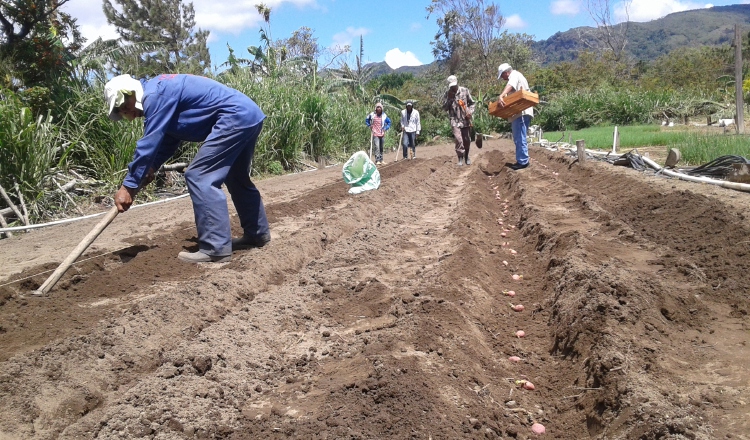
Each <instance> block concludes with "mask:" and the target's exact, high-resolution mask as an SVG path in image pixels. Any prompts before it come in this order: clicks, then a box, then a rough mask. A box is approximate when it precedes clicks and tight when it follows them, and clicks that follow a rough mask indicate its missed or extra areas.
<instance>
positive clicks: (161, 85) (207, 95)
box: [122, 75, 266, 188]
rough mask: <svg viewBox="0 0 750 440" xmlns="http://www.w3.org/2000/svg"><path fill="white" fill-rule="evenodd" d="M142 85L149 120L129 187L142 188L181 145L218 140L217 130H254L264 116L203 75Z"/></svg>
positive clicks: (130, 170)
mask: <svg viewBox="0 0 750 440" xmlns="http://www.w3.org/2000/svg"><path fill="white" fill-rule="evenodd" d="M141 84H142V85H143V116H144V118H145V119H146V122H145V125H144V133H143V137H142V138H141V139H140V140H139V141H138V142H137V143H136V147H135V154H134V156H133V161H132V162H130V164H129V165H128V174H127V176H125V180H124V181H123V183H122V184H123V185H124V186H126V187H128V188H138V187H140V185H141V182H142V181H143V178H144V176H145V175H146V173H147V172H148V170H149V168H153V169H155V170H156V169H158V168H159V167H160V166H161V165H162V164H163V163H164V162H165V161H166V160H167V159H169V158H170V157H171V156H172V155H173V154H174V153H175V151H177V148H178V147H179V146H180V143H181V141H187V142H202V141H204V140H206V138H207V137H208V136H209V135H211V134H212V132H213V135H212V137H217V136H220V135H221V133H220V132H217V131H224V130H231V129H233V128H249V127H253V126H255V125H257V124H259V123H261V122H262V121H263V120H264V119H265V118H266V115H265V114H263V111H262V110H261V109H260V107H258V105H257V104H256V103H255V102H254V101H253V100H252V99H250V98H248V97H247V96H246V95H245V94H243V93H241V92H239V91H237V90H234V89H232V88H230V87H227V86H225V85H224V84H221V83H219V82H217V81H214V80H212V79H209V78H205V77H202V76H193V75H160V76H158V77H156V78H153V79H151V80H144V79H141ZM220 120H221V124H219V125H217V123H218V122H219V121H220Z"/></svg>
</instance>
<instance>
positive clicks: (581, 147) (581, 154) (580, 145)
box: [576, 139, 586, 163]
mask: <svg viewBox="0 0 750 440" xmlns="http://www.w3.org/2000/svg"><path fill="white" fill-rule="evenodd" d="M576 148H577V149H578V163H584V162H586V141H584V140H583V139H580V140H577V141H576Z"/></svg>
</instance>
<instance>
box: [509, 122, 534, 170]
mask: <svg viewBox="0 0 750 440" xmlns="http://www.w3.org/2000/svg"><path fill="white" fill-rule="evenodd" d="M530 122H531V115H521V116H519V117H517V118H516V119H514V120H513V122H511V123H510V128H511V131H512V132H513V143H515V144H516V162H517V163H518V164H519V165H526V164H527V163H529V144H528V143H527V142H526V136H527V134H528V132H529V123H530Z"/></svg>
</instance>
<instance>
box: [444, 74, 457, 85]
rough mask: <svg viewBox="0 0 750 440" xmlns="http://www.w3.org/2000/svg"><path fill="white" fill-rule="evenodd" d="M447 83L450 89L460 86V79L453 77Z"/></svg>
mask: <svg viewBox="0 0 750 440" xmlns="http://www.w3.org/2000/svg"><path fill="white" fill-rule="evenodd" d="M445 82H447V83H448V87H453V86H455V85H457V84H458V78H456V75H451V76H449V77H448V79H446V80H445Z"/></svg>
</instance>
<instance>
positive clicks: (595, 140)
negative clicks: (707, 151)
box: [544, 125, 689, 150]
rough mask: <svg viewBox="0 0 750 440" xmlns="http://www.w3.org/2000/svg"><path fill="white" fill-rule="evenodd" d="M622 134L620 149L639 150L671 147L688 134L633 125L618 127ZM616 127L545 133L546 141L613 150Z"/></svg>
mask: <svg viewBox="0 0 750 440" xmlns="http://www.w3.org/2000/svg"><path fill="white" fill-rule="evenodd" d="M617 131H618V132H619V133H620V149H625V148H639V147H648V146H658V145H671V144H674V143H680V142H684V141H685V139H687V138H688V136H689V135H688V133H687V132H684V131H677V130H671V129H670V130H662V128H661V126H658V125H633V126H622V127H617ZM614 132H615V127H614V126H612V125H609V126H601V127H590V128H585V129H583V130H575V131H565V132H560V131H550V132H547V133H544V139H547V140H549V141H550V142H557V141H563V142H568V141H569V140H570V141H571V143H575V141H576V140H580V139H583V140H584V141H586V148H591V149H600V150H609V149H611V148H612V141H613V140H614Z"/></svg>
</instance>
